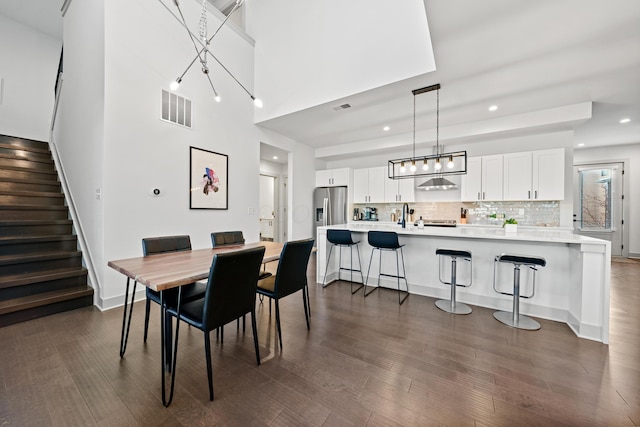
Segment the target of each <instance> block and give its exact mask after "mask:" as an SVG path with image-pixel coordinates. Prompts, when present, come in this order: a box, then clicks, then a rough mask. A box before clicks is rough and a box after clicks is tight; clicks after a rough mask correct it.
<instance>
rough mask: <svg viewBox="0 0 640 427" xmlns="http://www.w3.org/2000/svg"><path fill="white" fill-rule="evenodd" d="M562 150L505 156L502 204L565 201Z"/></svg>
mask: <svg viewBox="0 0 640 427" xmlns="http://www.w3.org/2000/svg"><path fill="white" fill-rule="evenodd" d="M564 170H565V168H564V148H557V149H552V150H540V151H528V152H524V153H512V154H505V155H504V200H564Z"/></svg>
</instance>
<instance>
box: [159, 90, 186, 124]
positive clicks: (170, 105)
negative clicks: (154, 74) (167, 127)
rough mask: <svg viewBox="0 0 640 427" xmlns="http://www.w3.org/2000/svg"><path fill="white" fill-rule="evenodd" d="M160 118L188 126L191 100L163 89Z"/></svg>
mask: <svg viewBox="0 0 640 427" xmlns="http://www.w3.org/2000/svg"><path fill="white" fill-rule="evenodd" d="M161 119H162V120H164V121H166V122H171V123H175V124H177V125H180V126H184V127H188V128H190V127H191V100H190V99H187V98H184V97H182V96H178V95H176V94H175V93H172V92H168V91H166V90H164V89H163V90H162V115H161Z"/></svg>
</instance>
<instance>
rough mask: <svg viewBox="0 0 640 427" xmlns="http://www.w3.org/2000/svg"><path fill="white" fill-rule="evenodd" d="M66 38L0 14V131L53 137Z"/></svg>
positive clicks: (38, 136)
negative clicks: (63, 45) (55, 106)
mask: <svg viewBox="0 0 640 427" xmlns="http://www.w3.org/2000/svg"><path fill="white" fill-rule="evenodd" d="M61 48H62V41H61V40H57V39H55V38H53V37H51V36H48V35H46V34H44V33H40V32H38V31H35V30H33V29H32V28H29V27H26V26H24V25H22V24H20V23H18V22H16V21H13V20H11V19H9V18H7V17H5V16H4V15H0V58H2V59H1V60H0V78H1V79H2V81H1V82H0V85H1V86H0V134H3V135H10V136H18V137H22V138H28V139H35V140H38V141H48V140H49V122H50V120H51V114H52V112H53V103H54V99H55V95H54V88H55V83H56V75H57V72H58V63H59V61H60V52H61Z"/></svg>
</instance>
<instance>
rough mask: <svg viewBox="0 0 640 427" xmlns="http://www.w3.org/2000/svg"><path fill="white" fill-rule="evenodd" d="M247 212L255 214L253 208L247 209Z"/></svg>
mask: <svg viewBox="0 0 640 427" xmlns="http://www.w3.org/2000/svg"><path fill="white" fill-rule="evenodd" d="M247 213H248V214H249V215H255V214H256V210H255V209H254V208H249V209H247Z"/></svg>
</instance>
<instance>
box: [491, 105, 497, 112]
mask: <svg viewBox="0 0 640 427" xmlns="http://www.w3.org/2000/svg"><path fill="white" fill-rule="evenodd" d="M497 109H498V106H497V105H492V106H491V107H489V111H496V110H497Z"/></svg>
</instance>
